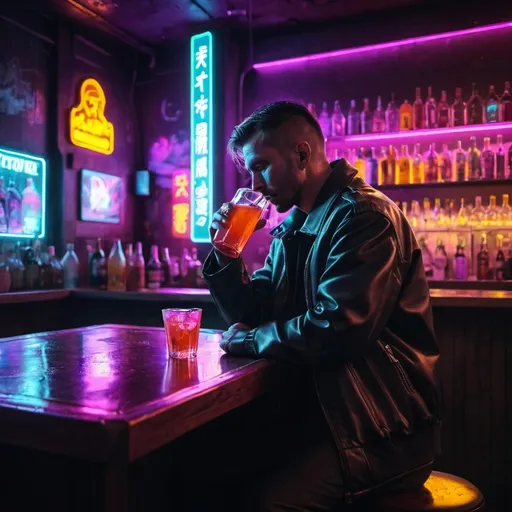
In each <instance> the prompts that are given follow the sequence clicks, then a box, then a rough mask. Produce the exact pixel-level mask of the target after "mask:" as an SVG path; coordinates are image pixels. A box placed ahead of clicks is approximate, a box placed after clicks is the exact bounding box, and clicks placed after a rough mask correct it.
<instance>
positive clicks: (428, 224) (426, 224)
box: [423, 197, 434, 231]
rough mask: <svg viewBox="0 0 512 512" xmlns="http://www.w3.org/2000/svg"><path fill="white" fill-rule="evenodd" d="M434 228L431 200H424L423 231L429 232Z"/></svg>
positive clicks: (425, 198)
mask: <svg viewBox="0 0 512 512" xmlns="http://www.w3.org/2000/svg"><path fill="white" fill-rule="evenodd" d="M433 228H434V216H433V215H432V210H431V208H430V199H429V198H428V197H424V198H423V229H425V230H427V231H429V230H431V229H433Z"/></svg>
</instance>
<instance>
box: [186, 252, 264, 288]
mask: <svg viewBox="0 0 512 512" xmlns="http://www.w3.org/2000/svg"><path fill="white" fill-rule="evenodd" d="M191 268H192V272H193V274H194V286H195V287H196V288H204V286H205V285H206V282H205V280H204V277H203V264H202V263H201V260H200V259H199V258H198V256H197V247H192V263H191ZM260 268H261V267H260Z"/></svg>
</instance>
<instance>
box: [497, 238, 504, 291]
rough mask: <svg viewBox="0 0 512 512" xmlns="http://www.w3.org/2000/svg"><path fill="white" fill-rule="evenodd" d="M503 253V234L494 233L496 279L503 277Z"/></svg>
mask: <svg viewBox="0 0 512 512" xmlns="http://www.w3.org/2000/svg"><path fill="white" fill-rule="evenodd" d="M505 263H506V260H505V253H504V252H503V235H502V234H497V235H496V265H495V267H496V281H503V280H504V279H505Z"/></svg>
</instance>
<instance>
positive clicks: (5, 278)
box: [0, 254, 11, 293]
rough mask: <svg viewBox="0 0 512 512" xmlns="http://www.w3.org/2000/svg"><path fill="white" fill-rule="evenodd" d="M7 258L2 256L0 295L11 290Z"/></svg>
mask: <svg viewBox="0 0 512 512" xmlns="http://www.w3.org/2000/svg"><path fill="white" fill-rule="evenodd" d="M7 257H8V256H7V255H5V257H4V254H0V293H6V292H8V291H9V290H10V289H11V273H10V271H9V267H8V263H7V262H6V258H7Z"/></svg>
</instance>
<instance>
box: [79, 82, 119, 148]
mask: <svg viewBox="0 0 512 512" xmlns="http://www.w3.org/2000/svg"><path fill="white" fill-rule="evenodd" d="M106 104H107V100H106V98H105V93H104V92H103V88H102V87H101V85H100V84H99V82H98V81H97V80H95V79H94V78H87V80H84V81H83V83H82V86H81V87H80V102H79V104H78V106H76V107H73V108H72V109H71V114H70V115H69V136H70V138H71V142H72V143H73V144H74V145H75V146H80V147H81V148H85V149H90V150H91V151H96V152H97V153H103V154H104V155H110V154H112V152H113V151H114V125H113V124H112V123H111V122H110V121H108V120H107V118H106V117H105V106H106Z"/></svg>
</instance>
